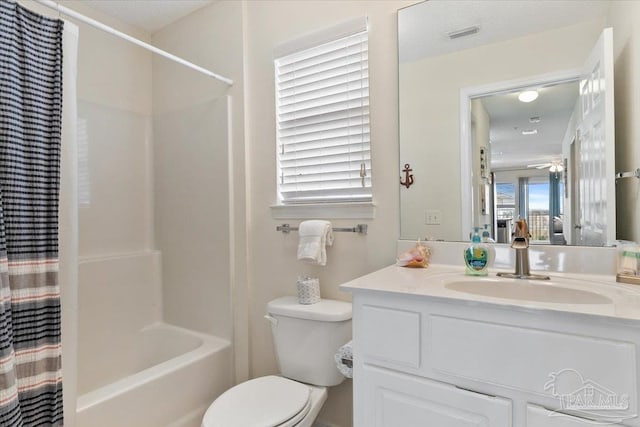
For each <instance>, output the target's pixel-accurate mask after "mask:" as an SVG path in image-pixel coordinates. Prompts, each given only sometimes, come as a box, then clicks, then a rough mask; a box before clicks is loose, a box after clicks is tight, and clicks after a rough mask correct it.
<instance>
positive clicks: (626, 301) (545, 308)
mask: <svg viewBox="0 0 640 427" xmlns="http://www.w3.org/2000/svg"><path fill="white" fill-rule="evenodd" d="M459 253H460V257H461V254H462V251H460V252H459ZM509 270H510V269H508V270H506V271H509ZM495 272H496V271H495V270H493V271H490V276H489V277H488V278H473V277H469V276H465V275H464V267H463V266H462V265H461V263H460V264H458V265H442V264H435V265H431V266H430V267H429V268H428V269H408V268H402V267H396V266H391V267H387V268H384V269H382V270H379V271H377V272H374V273H371V274H369V275H366V276H362V277H360V278H358V279H355V280H353V281H351V282H348V283H346V284H344V285H342V286H341V289H343V290H346V291H351V292H352V293H353V309H354V312H353V313H354V318H353V326H354V328H353V333H354V341H353V349H354V427H365V426H371V425H388V426H396V425H411V424H412V423H417V422H418V420H419V421H420V422H421V423H425V422H426V423H429V422H431V423H433V424H434V425H453V423H454V420H456V422H458V423H459V422H461V420H464V421H465V422H466V424H465V425H470V426H472V425H485V424H486V425H491V426H492V427H497V426H500V427H503V426H504V427H511V426H527V427H543V426H545V427H548V426H552V427H567V426H572V427H575V426H585V427H586V426H590V425H593V420H597V421H598V422H603V423H620V424H621V425H624V426H634V427H635V426H640V419H638V416H637V415H638V410H639V409H638V407H639V398H640V388H639V382H640V381H639V380H640V377H639V374H638V373H639V372H640V358H639V357H638V353H639V352H640V288H638V287H634V286H632V285H623V284H619V283H616V282H615V277H614V275H613V274H607V275H593V274H589V275H578V274H567V273H548V274H549V275H550V276H551V280H550V281H548V282H547V281H527V280H513V279H502V278H496V276H495ZM589 396H591V397H589ZM601 397H602V399H601ZM588 399H591V400H588ZM585 401H586V404H583V403H582V402H585ZM372 408H375V409H373V410H372ZM448 423H449V424H448Z"/></svg>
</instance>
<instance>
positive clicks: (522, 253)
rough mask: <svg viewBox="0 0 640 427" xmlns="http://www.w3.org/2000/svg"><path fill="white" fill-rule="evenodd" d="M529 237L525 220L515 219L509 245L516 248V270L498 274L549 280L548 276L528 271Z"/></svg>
mask: <svg viewBox="0 0 640 427" xmlns="http://www.w3.org/2000/svg"><path fill="white" fill-rule="evenodd" d="M530 237H531V234H529V227H528V226H527V221H526V220H524V219H520V220H518V221H516V229H515V232H514V233H513V241H512V242H511V247H512V248H513V249H515V250H516V272H515V273H498V276H500V277H506V278H509V279H528V280H549V276H543V275H539V274H531V272H530V271H529V238H530Z"/></svg>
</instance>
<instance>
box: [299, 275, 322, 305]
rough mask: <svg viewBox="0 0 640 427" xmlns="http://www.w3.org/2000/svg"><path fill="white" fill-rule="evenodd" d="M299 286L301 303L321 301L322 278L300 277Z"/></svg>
mask: <svg viewBox="0 0 640 427" xmlns="http://www.w3.org/2000/svg"><path fill="white" fill-rule="evenodd" d="M297 287H298V302H299V303H300V304H315V303H317V302H320V280H318V278H317V277H298V281H297Z"/></svg>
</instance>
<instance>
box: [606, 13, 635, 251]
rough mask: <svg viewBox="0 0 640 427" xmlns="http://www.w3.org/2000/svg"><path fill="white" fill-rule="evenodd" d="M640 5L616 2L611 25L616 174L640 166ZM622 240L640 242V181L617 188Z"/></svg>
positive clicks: (627, 180)
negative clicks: (639, 24) (639, 139)
mask: <svg viewBox="0 0 640 427" xmlns="http://www.w3.org/2000/svg"><path fill="white" fill-rule="evenodd" d="M639 20H640V3H638V2H633V1H614V2H612V5H611V9H610V13H609V16H608V22H607V24H608V25H610V26H612V27H613V49H614V58H615V64H614V70H615V71H614V72H615V109H616V171H620V172H625V171H632V170H635V169H637V168H638V167H640V144H638V138H639V137H640V117H639V116H638V115H639V114H640V75H639V73H638V70H639V69H640V28H639V27H638V25H637V23H638V22H639ZM616 201H617V203H616V207H617V210H616V221H617V223H616V224H617V232H618V238H620V239H625V240H633V241H636V242H640V215H639V214H638V212H640V180H638V179H631V178H627V179H623V180H620V181H619V182H618V184H617V185H616Z"/></svg>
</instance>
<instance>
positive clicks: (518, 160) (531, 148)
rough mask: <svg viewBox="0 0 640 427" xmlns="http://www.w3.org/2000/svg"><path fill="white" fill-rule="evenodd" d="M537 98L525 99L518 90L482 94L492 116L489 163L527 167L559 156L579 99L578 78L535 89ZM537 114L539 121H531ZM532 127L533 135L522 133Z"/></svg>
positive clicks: (502, 167) (493, 166)
mask: <svg viewBox="0 0 640 427" xmlns="http://www.w3.org/2000/svg"><path fill="white" fill-rule="evenodd" d="M538 93H539V96H538V99H536V100H535V101H533V102H529V103H524V102H520V101H519V100H518V94H519V92H513V93H506V94H500V95H491V96H487V97H484V98H481V100H482V105H483V106H484V108H485V109H486V110H487V113H488V114H489V117H490V120H491V127H490V139H491V167H492V168H493V169H511V168H526V167H527V165H531V164H540V163H546V162H551V161H552V160H558V159H560V158H562V140H563V138H564V136H565V133H566V131H567V127H568V125H569V120H570V118H571V114H572V112H573V110H574V108H575V106H576V102H577V100H578V82H577V81H576V82H571V83H563V84H558V85H554V86H547V87H543V88H539V89H538ZM531 117H539V118H540V122H539V123H530V121H529V119H530V118H531ZM530 129H535V130H537V131H538V133H537V134H536V135H522V131H523V130H530Z"/></svg>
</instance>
